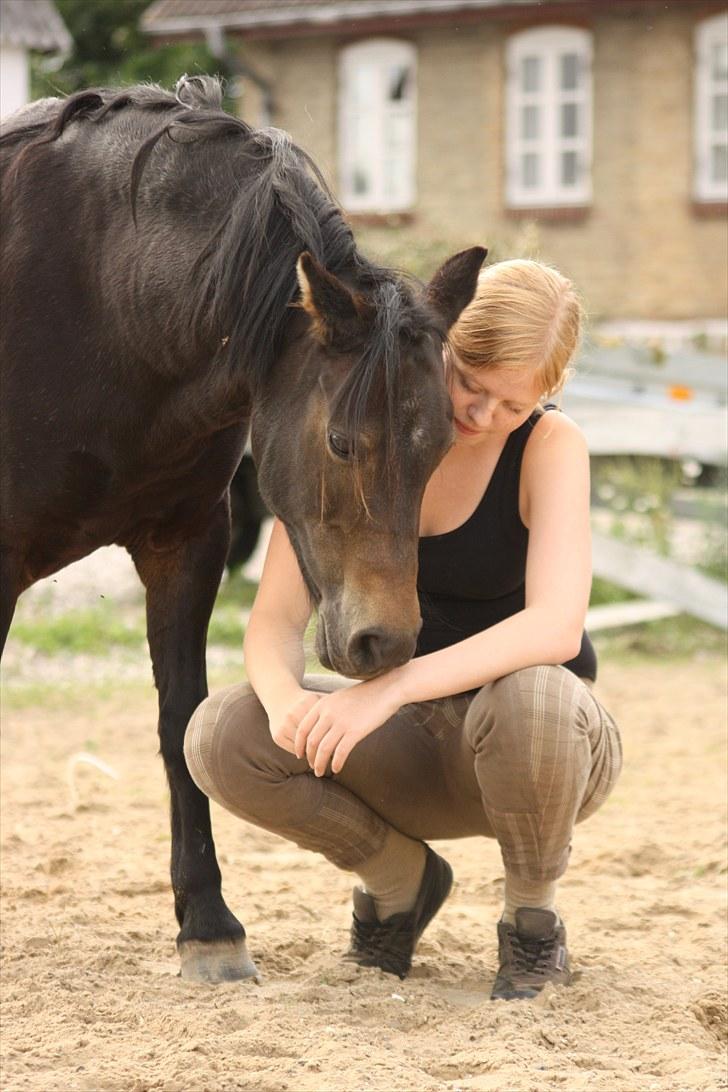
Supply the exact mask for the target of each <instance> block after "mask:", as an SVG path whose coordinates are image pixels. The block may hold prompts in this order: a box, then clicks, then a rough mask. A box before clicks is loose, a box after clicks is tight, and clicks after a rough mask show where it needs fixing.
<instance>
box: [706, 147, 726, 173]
mask: <svg viewBox="0 0 728 1092" xmlns="http://www.w3.org/2000/svg"><path fill="white" fill-rule="evenodd" d="M710 178H711V181H712V182H728V144H714V145H713V147H712V148H711V149H710Z"/></svg>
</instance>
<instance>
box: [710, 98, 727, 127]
mask: <svg viewBox="0 0 728 1092" xmlns="http://www.w3.org/2000/svg"><path fill="white" fill-rule="evenodd" d="M711 113H712V122H713V124H712V126H711V128H712V129H714V130H715V131H716V132H718V133H722V132H723V130H724V129H728V95H713V109H712V111H711Z"/></svg>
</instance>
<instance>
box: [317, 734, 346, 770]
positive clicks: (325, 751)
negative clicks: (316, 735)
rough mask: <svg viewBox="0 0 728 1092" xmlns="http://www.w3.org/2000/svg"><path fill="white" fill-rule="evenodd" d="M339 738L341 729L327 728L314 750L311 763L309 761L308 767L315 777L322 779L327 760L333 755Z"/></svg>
mask: <svg viewBox="0 0 728 1092" xmlns="http://www.w3.org/2000/svg"><path fill="white" fill-rule="evenodd" d="M341 736H342V730H341V729H338V730H337V729H336V728H329V730H328V731H327V732H326V733H325V735H324V736H323V738H322V739H321V741H320V743H319V745H318V747H317V748H316V753H315V756H314V760H313V763H312V762H311V759H309V765H310V766H311V769H312V770H313V772H314V773H315V774H316V777H323V776H324V774H325V773H326V770H327V768H328V765H329V760H330V758H331V756H332V754H333V753H334V751H335V749H336V746H337V744H338V743H339V740H340V739H341Z"/></svg>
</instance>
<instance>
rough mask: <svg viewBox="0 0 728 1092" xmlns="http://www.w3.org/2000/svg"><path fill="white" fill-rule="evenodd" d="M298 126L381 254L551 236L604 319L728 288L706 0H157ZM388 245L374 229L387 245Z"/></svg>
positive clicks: (167, 37) (557, 255)
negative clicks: (272, 0)
mask: <svg viewBox="0 0 728 1092" xmlns="http://www.w3.org/2000/svg"><path fill="white" fill-rule="evenodd" d="M143 25H144V27H145V29H146V30H147V31H148V33H149V34H151V35H154V36H155V37H157V39H158V40H160V41H173V40H179V39H180V38H196V37H199V36H201V35H204V36H205V37H206V38H207V40H208V42H209V44H210V45H211V46H212V48H213V50H214V51H216V52H217V54H218V55H223V54H224V55H226V56H227V57H228V58H229V59H230V60H231V61H232V62H233V67H234V70H235V71H236V72H237V83H238V91H239V94H240V100H239V101H240V110H241V113H242V114H243V116H245V117H246V118H247V119H248V120H250V121H252V122H253V123H257V124H260V123H264V124H274V125H277V126H279V127H281V128H283V129H287V130H288V131H289V132H290V133H291V134H292V135H293V136H294V138H295V139H296V140H297V141H298V142H299V143H301V144H302V145H303V146H304V147H306V148H307V149H308V150H309V151H310V152H311V153H312V154H313V156H314V158H315V159H316V160H317V162H318V163H319V164H320V165H321V166H322V168H323V169H324V171H325V173H326V174H327V176H328V177H329V178H330V179H331V180H332V184H333V187H334V189H335V191H336V192H337V195H338V196H339V198H340V200H341V201H342V203H343V205H344V207H345V208H346V209H347V211H348V212H349V213H350V215H351V218H352V220H353V221H355V222H357V221H358V223H359V231H358V234H359V235H360V236H362V237H363V238H364V243H365V245H366V246H367V247H368V249H369V250H370V251H371V250H372V249H374V251H375V252H377V251H378V252H380V253H382V254H383V255H384V256H387V257H392V256H395V257H396V258H397V259H398V260H400V261H402V262H403V263H404V264H405V265H407V264H409V265H410V267H414V268H415V269H416V271H418V272H426V271H427V270H421V269H417V265H418V262H417V261H414V260H413V261H409V262H408V255H415V256H416V255H418V254H419V255H420V256H422V255H423V254H424V255H427V254H428V253H429V252H428V247H429V248H430V250H431V251H432V262H431V263H430V265H431V266H432V265H434V262H435V259H436V257H437V256H439V254H437V253H436V252H437V251H438V250H439V249H441V250H442V251H443V252H445V251H447V250H451V249H453V247H455V246H458V245H460V244H463V245H466V244H468V243H471V242H475V241H482V242H485V243H486V244H490V245H494V249H495V251H496V253H497V254H498V256H500V257H504V256H510V255H514V254H516V253H520V254H524V253H528V254H538V255H539V256H541V257H543V258H544V259H546V260H549V261H552V262H554V263H555V264H556V265H558V266H559V267H560V268H561V269H563V271H564V272H566V273H567V274H568V275H570V276H571V277H573V278H574V280H575V281H576V282H577V284H579V285H580V287H581V289H582V291H583V294H584V296H585V299H586V302H587V306H588V309H589V311H590V312H591V314H592V315H593V316H594V317H595V318H601V319H605V320H607V319H609V320H612V321H615V320H616V321H617V322H618V323H619V322H623V323H626V322H629V321H632V322H634V321H635V320H636V321H638V322H639V321H640V320H643V321H649V322H650V323H653V324H654V323H655V322H658V323H659V322H663V323H665V322H666V323H670V322H676V321H685V320H696V319H697V320H701V321H708V320H711V319H712V320H716V319H720V318H721V316H723V315H724V313H725V307H726V298H727V297H728V228H727V224H726V211H727V209H728V10H727V9H726V5H725V4H724V3H722V4H721V3H709V2H704V0H660V2H659V3H657V2H652V0H641V2H635V0H589V2H585V0H581V2H577V0H574V2H567V0H542V2H541V3H532V2H530V0H510V2H504V0H501V2H499V0H329V2H325V0H290V2H289V0H278V2H270V0H269V2H264V0H156V2H155V3H152V4H151V5H150V7H149V8H148V9H147V11H146V12H145V15H144V19H143ZM372 243H373V246H372V245H371V244H372Z"/></svg>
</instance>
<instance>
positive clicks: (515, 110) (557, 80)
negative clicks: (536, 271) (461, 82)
mask: <svg viewBox="0 0 728 1092" xmlns="http://www.w3.org/2000/svg"><path fill="white" fill-rule="evenodd" d="M591 59H592V38H591V34H590V32H589V31H587V30H581V29H578V28H576V27H560V26H548V27H537V28H534V29H532V30H526V31H523V32H522V33H520V34H514V35H513V36H512V37H511V38H510V39H509V41H508V45H507V53H506V71H507V83H506V156H505V159H506V200H507V203H508V204H509V205H510V206H512V207H514V208H519V207H520V208H538V207H543V206H551V207H558V206H561V205H566V206H568V205H584V204H587V203H588V202H589V201H590V200H591V159H592V74H591Z"/></svg>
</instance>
